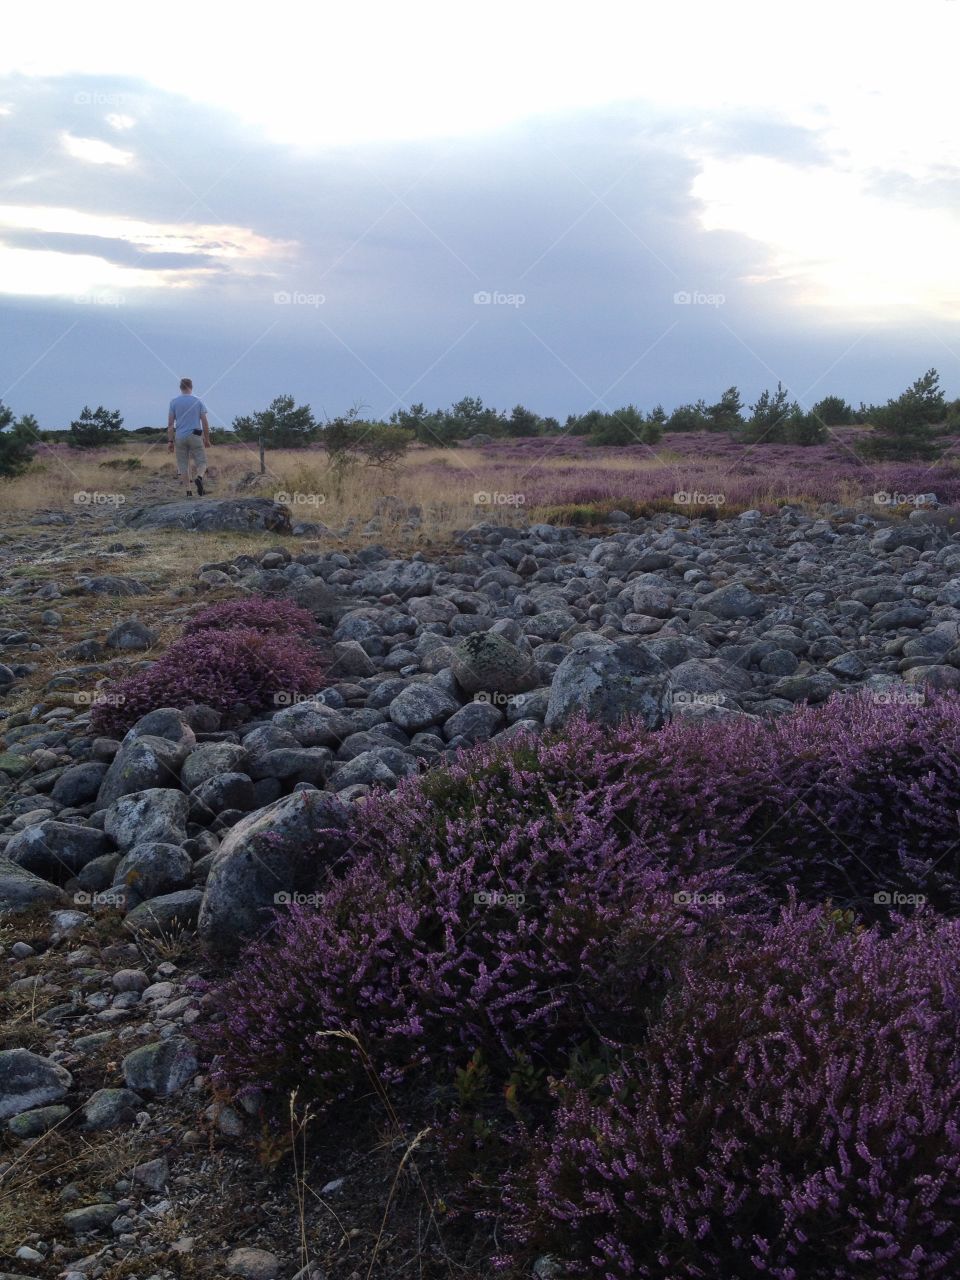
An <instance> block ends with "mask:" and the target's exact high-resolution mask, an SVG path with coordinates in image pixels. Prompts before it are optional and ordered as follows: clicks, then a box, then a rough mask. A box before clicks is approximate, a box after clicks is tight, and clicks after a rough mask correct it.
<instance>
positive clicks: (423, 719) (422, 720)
mask: <svg viewBox="0 0 960 1280" xmlns="http://www.w3.org/2000/svg"><path fill="white" fill-rule="evenodd" d="M459 706H460V704H459V703H458V702H457V700H456V698H454V697H453V696H452V695H451V694H449V693H447V692H446V690H445V689H441V688H440V687H439V686H438V685H435V684H422V683H418V684H410V685H407V687H406V689H404V691H403V692H402V693H400V694H398V695H397V697H396V698H394V700H393V701H392V702H391V703H390V705H389V707H388V708H387V714H388V715H389V716H390V719H391V720H392V721H393V723H394V724H397V725H399V726H400V728H401V729H403V730H405V731H406V732H407V733H416V732H417V731H418V730H420V729H426V728H428V727H429V726H430V725H433V724H442V723H443V722H444V720H447V719H449V717H450V716H452V715H453V713H454V712H455V711H456V710H458V708H459Z"/></svg>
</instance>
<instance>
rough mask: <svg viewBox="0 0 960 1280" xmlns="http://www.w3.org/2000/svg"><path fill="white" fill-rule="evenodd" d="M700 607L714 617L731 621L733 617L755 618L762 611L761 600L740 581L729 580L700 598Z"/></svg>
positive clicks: (762, 604)
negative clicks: (724, 584) (723, 585)
mask: <svg viewBox="0 0 960 1280" xmlns="http://www.w3.org/2000/svg"><path fill="white" fill-rule="evenodd" d="M700 608H701V609H706V611H707V612H708V613H712V614H713V615H714V617H715V618H723V619H724V620H729V621H733V619H734V618H757V617H759V616H760V614H761V613H763V611H764V603H763V600H762V599H761V598H760V597H759V596H755V595H754V594H753V592H752V591H751V590H750V589H749V587H745V586H744V585H743V583H742V582H730V583H728V584H727V586H725V587H718V589H717V590H716V591H711V592H709V593H708V594H707V595H705V596H702V597H701V598H700Z"/></svg>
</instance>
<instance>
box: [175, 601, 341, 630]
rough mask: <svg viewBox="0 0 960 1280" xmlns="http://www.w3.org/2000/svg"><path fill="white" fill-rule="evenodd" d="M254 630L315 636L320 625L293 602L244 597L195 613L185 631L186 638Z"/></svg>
mask: <svg viewBox="0 0 960 1280" xmlns="http://www.w3.org/2000/svg"><path fill="white" fill-rule="evenodd" d="M237 627H241V628H243V627H252V628H253V630H254V631H277V632H283V633H285V634H289V635H297V634H299V635H302V636H312V635H314V634H315V633H316V630H317V624H316V622H315V621H314V618H313V614H311V613H310V612H309V611H308V610H307V609H301V608H300V606H299V605H296V604H294V603H293V601H292V600H271V599H268V598H267V597H266V596H256V595H254V596H245V597H243V598H242V599H240V600H222V601H221V602H220V603H219V604H213V605H210V606H209V608H206V609H201V610H200V611H199V613H195V614H194V615H193V617H192V618H191V619H190V621H189V622H188V623H187V625H186V626H185V627H184V629H183V634H184V635H185V636H192V635H194V634H195V633H196V632H197V631H207V630H210V629H211V628H217V629H219V630H222V631H228V630H234V629H235V628H237Z"/></svg>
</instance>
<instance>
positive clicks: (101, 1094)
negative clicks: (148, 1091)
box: [83, 1089, 143, 1133]
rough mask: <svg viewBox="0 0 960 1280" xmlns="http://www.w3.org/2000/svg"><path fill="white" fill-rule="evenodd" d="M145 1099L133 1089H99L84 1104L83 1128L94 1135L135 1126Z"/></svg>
mask: <svg viewBox="0 0 960 1280" xmlns="http://www.w3.org/2000/svg"><path fill="white" fill-rule="evenodd" d="M142 1110H143V1099H142V1098H141V1097H140V1095H139V1094H136V1093H134V1092H133V1091H132V1090H131V1089H98V1090H97V1091H96V1093H92V1094H91V1095H90V1097H89V1098H88V1099H87V1100H86V1102H85V1103H84V1104H83V1127H84V1128H85V1129H87V1130H90V1131H91V1132H93V1133H102V1132H103V1130H104V1129H118V1128H120V1126H121V1125H130V1124H133V1122H134V1120H135V1118H136V1115H137V1112H138V1111H142Z"/></svg>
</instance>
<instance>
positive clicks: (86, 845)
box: [5, 818, 110, 884]
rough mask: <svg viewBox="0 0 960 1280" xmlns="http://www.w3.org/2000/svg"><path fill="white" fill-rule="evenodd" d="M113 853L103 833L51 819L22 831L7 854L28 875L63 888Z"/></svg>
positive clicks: (9, 845) (14, 838) (10, 845)
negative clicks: (95, 859)
mask: <svg viewBox="0 0 960 1280" xmlns="http://www.w3.org/2000/svg"><path fill="white" fill-rule="evenodd" d="M109 851H110V841H109V840H108V839H107V837H106V836H105V835H104V833H103V832H102V831H97V830H96V828H94V827H81V826H76V825H74V824H73V823H69V822H57V821H55V820H54V819H52V818H51V819H48V820H47V821H46V822H38V823H35V824H34V825H33V826H31V827H24V829H23V830H22V831H18V832H17V833H16V834H15V835H14V836H13V838H12V839H11V840H10V842H9V843H8V845H7V847H6V850H5V853H6V856H7V857H8V858H9V859H10V861H11V862H15V863H16V864H17V866H19V867H23V869H24V870H25V871H32V872H33V874H34V875H36V876H41V877H42V878H43V879H44V880H50V881H52V882H53V883H54V884H62V883H63V882H64V881H65V880H69V879H70V877H71V876H75V875H76V874H77V872H78V871H81V870H82V869H83V868H84V867H85V866H86V865H87V863H88V862H91V861H92V860H93V859H94V858H97V857H99V856H100V855H101V854H104V853H109Z"/></svg>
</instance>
